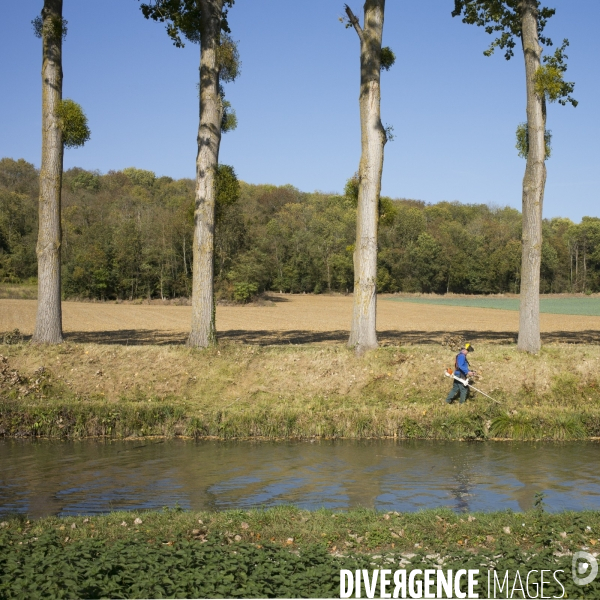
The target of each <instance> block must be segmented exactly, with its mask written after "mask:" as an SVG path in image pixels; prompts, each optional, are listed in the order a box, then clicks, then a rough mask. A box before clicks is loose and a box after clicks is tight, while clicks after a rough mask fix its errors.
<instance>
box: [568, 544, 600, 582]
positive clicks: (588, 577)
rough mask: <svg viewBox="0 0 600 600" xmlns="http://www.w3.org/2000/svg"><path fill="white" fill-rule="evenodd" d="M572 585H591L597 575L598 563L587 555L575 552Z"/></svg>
mask: <svg viewBox="0 0 600 600" xmlns="http://www.w3.org/2000/svg"><path fill="white" fill-rule="evenodd" d="M572 570H573V583H574V584H575V585H587V584H588V583H592V581H594V579H596V575H598V561H597V560H596V559H595V558H594V557H593V556H592V555H591V554H590V553H589V552H583V551H582V550H580V551H579V552H575V553H574V554H573V568H572Z"/></svg>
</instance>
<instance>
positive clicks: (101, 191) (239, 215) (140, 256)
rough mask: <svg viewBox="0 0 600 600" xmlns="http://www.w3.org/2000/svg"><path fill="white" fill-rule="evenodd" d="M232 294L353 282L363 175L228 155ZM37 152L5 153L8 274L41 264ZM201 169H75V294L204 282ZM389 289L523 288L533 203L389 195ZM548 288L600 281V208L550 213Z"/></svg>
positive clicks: (385, 250)
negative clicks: (197, 237)
mask: <svg viewBox="0 0 600 600" xmlns="http://www.w3.org/2000/svg"><path fill="white" fill-rule="evenodd" d="M219 171H220V172H219V176H220V177H219V182H220V183H219V190H218V198H217V227H216V237H215V283H216V295H217V299H219V300H222V301H224V300H228V301H237V302H247V301H248V300H250V299H251V298H252V297H253V296H255V295H256V294H259V293H261V292H264V291H282V292H293V293H300V292H307V293H309V292H310V293H322V292H328V291H332V292H344V293H346V292H352V289H353V265H352V254H353V251H354V240H355V223H356V196H355V191H356V186H355V185H353V180H352V179H351V180H349V182H348V184H347V185H346V189H345V194H344V195H335V194H326V193H321V192H314V193H306V192H301V191H299V190H297V189H296V188H294V187H292V186H290V185H286V186H279V187H277V186H274V185H252V184H247V183H244V182H242V181H240V182H238V181H237V179H236V177H235V173H234V171H233V169H232V168H231V167H227V166H224V165H223V166H221V167H220V168H219ZM38 179H39V172H38V170H37V169H36V168H35V167H34V165H32V164H30V163H28V162H26V161H24V160H22V159H19V160H16V161H15V160H13V159H10V158H3V159H2V160H0V282H4V283H19V282H25V281H28V280H31V279H32V278H35V277H36V275H37V260H36V249H35V247H36V239H37V227H38ZM194 185H195V183H194V181H193V180H192V179H179V180H174V179H172V178H170V177H156V176H155V174H154V173H152V172H151V171H146V170H143V169H137V168H133V167H132V168H129V169H124V170H123V171H110V172H108V173H107V174H105V175H102V174H100V173H98V172H93V171H86V170H83V169H79V168H74V169H70V170H68V171H66V172H65V173H64V176H63V189H62V207H63V210H62V227H63V240H62V244H63V245H62V265H63V296H64V297H65V298H89V299H99V300H109V299H113V300H114V299H122V300H126V299H129V300H133V299H138V298H162V299H170V298H178V297H189V296H190V294H191V280H192V275H191V260H192V237H193V208H194V207H193V203H194ZM379 212H380V216H379V252H378V274H377V289H378V291H379V292H424V293H431V292H433V293H440V294H443V293H447V292H453V293H460V294H490V293H505V292H512V293H518V292H519V279H520V277H519V271H520V266H521V241H520V237H521V213H520V212H519V211H517V210H516V209H513V208H509V207H504V208H494V207H489V206H487V205H485V204H460V203H459V202H439V203H437V204H427V203H425V202H422V201H419V200H410V199H404V198H400V199H391V198H387V197H382V198H381V200H380V211H379ZM543 239H544V242H543V247H542V270H541V284H540V291H541V292H542V293H559V292H574V293H581V292H584V293H594V292H600V219H599V218H596V217H584V218H583V219H582V222H581V223H580V224H575V223H573V222H572V221H570V220H569V219H567V218H553V219H545V220H544V223H543Z"/></svg>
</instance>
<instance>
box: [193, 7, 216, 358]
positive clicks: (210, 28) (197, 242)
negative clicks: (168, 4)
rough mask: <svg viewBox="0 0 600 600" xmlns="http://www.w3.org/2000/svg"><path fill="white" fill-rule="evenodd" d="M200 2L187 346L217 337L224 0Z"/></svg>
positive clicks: (205, 343) (213, 341)
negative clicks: (216, 262) (220, 52)
mask: <svg viewBox="0 0 600 600" xmlns="http://www.w3.org/2000/svg"><path fill="white" fill-rule="evenodd" d="M199 3H200V6H201V10H202V15H203V18H202V30H201V32H200V127H199V129H198V156H197V159H196V194H195V211H194V243H193V267H192V329H191V331H190V336H189V338H188V345H190V346H196V347H200V348H206V347H208V346H211V345H214V344H216V341H217V337H216V329H215V307H214V290H213V288H214V282H213V277H214V234H215V200H216V177H217V166H218V162H219V145H220V143H221V116H222V106H221V99H220V97H219V65H218V64H217V46H218V41H219V34H220V31H221V15H222V12H223V0H199Z"/></svg>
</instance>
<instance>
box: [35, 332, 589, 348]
mask: <svg viewBox="0 0 600 600" xmlns="http://www.w3.org/2000/svg"><path fill="white" fill-rule="evenodd" d="M449 333H451V334H452V335H455V336H461V337H463V338H465V339H467V340H469V341H471V342H485V343H492V344H515V343H516V341H517V333H516V332H514V333H509V332H505V331H503V332H497V331H470V330H467V329H465V330H458V331H452V332H448V331H394V330H388V331H380V332H378V334H377V336H378V339H379V343H380V344H382V345H393V346H406V345H411V344H438V343H440V342H441V341H442V339H443V338H444V336H446V335H448V334H449ZM348 335H349V332H348V331H344V330H333V331H307V330H289V331H269V330H258V331H251V330H247V329H232V330H228V331H222V332H219V334H218V336H219V339H220V340H222V341H230V342H236V343H240V344H256V345H259V346H271V345H287V344H318V343H346V342H347V341H348ZM187 337H188V336H187V333H184V332H173V331H161V330H158V329H119V330H115V331H74V332H70V333H68V334H66V335H65V339H66V340H67V341H70V342H76V343H80V344H117V345H122V346H127V345H129V346H144V345H159V346H160V345H181V344H185V343H186V341H187ZM26 339H30V336H27V337H26ZM542 341H543V343H545V344H549V343H552V342H562V343H567V344H600V331H597V330H585V331H552V332H548V333H543V334H542Z"/></svg>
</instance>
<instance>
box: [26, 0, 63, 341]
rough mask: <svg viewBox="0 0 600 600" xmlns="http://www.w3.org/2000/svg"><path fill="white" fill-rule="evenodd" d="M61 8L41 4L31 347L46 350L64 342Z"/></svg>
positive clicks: (50, 0)
mask: <svg viewBox="0 0 600 600" xmlns="http://www.w3.org/2000/svg"><path fill="white" fill-rule="evenodd" d="M62 4H63V3H62V0H44V8H43V9H42V20H43V27H42V47H43V51H42V53H43V54H42V164H41V168H40V200H39V230H38V240H37V246H36V253H37V259H38V304H37V316H36V321H35V330H34V333H33V338H32V341H34V342H38V343H45V344H59V343H61V342H62V341H63V336H62V308H61V298H60V291H61V290H60V288H61V278H60V246H61V223H60V193H61V185H62V171H63V141H62V131H61V128H60V123H59V119H58V109H59V106H60V102H61V100H62V77H63V75H62Z"/></svg>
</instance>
